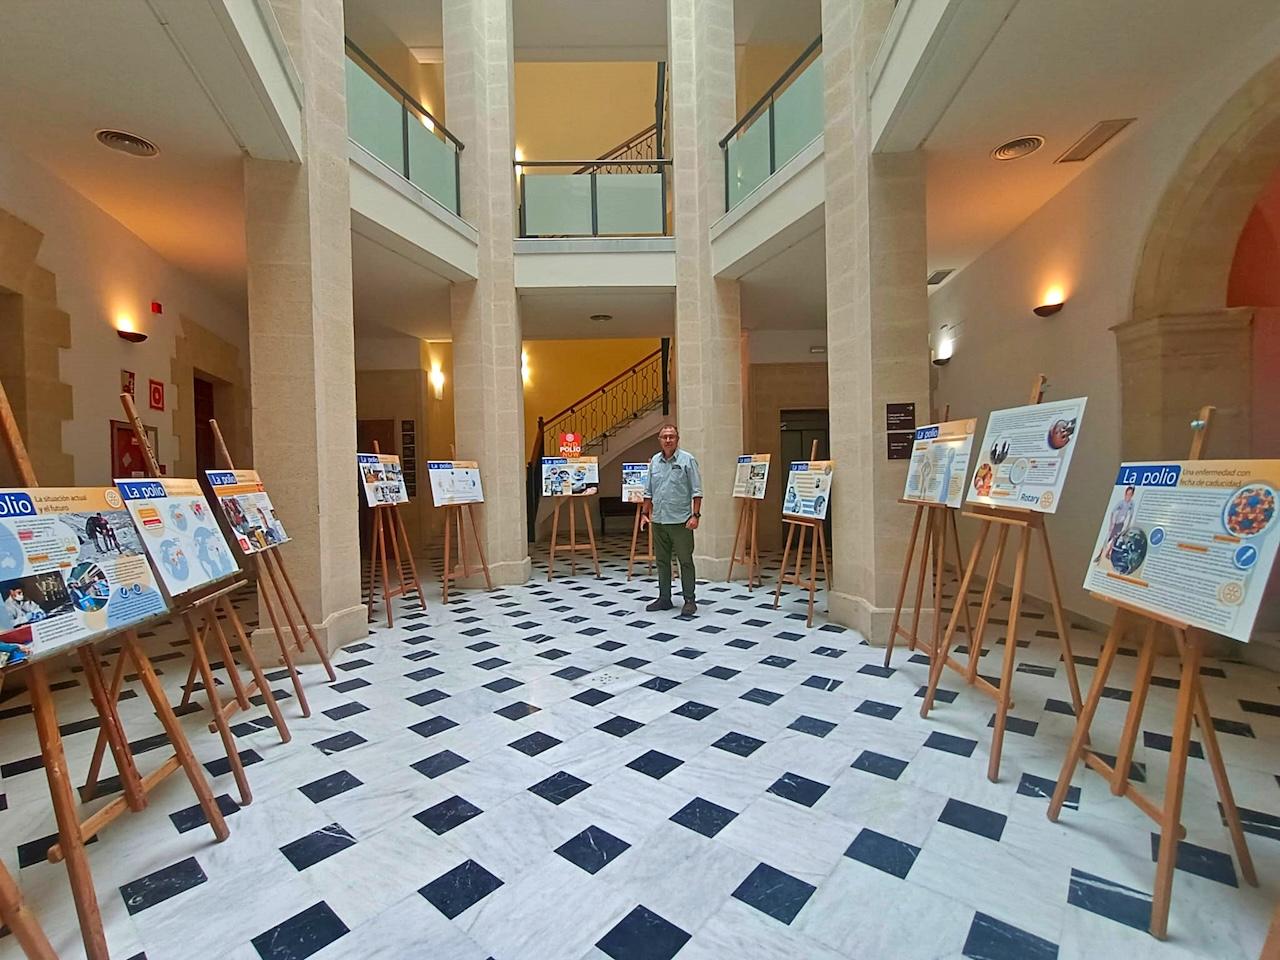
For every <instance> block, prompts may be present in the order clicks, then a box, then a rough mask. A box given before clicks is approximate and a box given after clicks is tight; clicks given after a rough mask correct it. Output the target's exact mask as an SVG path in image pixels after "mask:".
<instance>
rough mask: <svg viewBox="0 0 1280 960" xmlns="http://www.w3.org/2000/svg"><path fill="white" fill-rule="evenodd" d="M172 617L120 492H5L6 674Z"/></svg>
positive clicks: (1, 628)
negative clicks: (18, 666) (156, 619)
mask: <svg viewBox="0 0 1280 960" xmlns="http://www.w3.org/2000/svg"><path fill="white" fill-rule="evenodd" d="M167 612H168V605H167V604H166V603H165V599H164V596H163V595H162V594H161V592H160V590H159V589H158V587H157V585H156V583H155V577H154V575H153V574H152V572H151V568H150V567H149V566H148V565H147V557H146V553H145V551H144V549H143V546H142V543H141V542H140V538H139V536H138V531H137V529H136V528H135V527H134V524H133V520H132V519H131V518H130V516H129V513H128V511H127V510H126V509H125V508H124V504H123V502H122V501H121V498H120V494H119V493H117V492H116V490H115V488H113V487H65V488H60V487H43V488H35V489H30V490H0V666H6V665H8V666H13V665H16V664H18V663H21V662H23V661H24V660H35V659H40V658H42V657H46V656H49V655H50V654H54V653H57V652H59V651H61V650H65V649H68V648H70V647H73V646H76V645H78V644H81V643H84V642H86V641H92V640H94V639H96V638H97V637H100V636H104V635H109V634H111V633H114V632H116V631H118V630H122V629H124V628H126V627H132V626H136V625H137V624H139V623H142V622H143V621H146V620H149V619H151V618H153V617H158V616H161V615H163V614H165V613H167Z"/></svg>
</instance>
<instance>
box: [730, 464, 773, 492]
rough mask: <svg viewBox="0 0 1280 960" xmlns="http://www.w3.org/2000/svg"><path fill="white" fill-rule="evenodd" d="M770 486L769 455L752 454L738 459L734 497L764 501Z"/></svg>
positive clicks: (734, 478) (734, 481)
mask: <svg viewBox="0 0 1280 960" xmlns="http://www.w3.org/2000/svg"><path fill="white" fill-rule="evenodd" d="M768 485H769V454H767V453H750V454H745V455H744V456H741V457H739V458H738V464H737V466H736V468H735V470H734V474H733V495H734V496H735V497H744V498H746V499H749V500H763V499H764V494H765V490H766V489H767V488H768Z"/></svg>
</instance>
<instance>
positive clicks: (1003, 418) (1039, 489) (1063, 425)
mask: <svg viewBox="0 0 1280 960" xmlns="http://www.w3.org/2000/svg"><path fill="white" fill-rule="evenodd" d="M1085 400H1086V398H1085V397H1077V398H1076V399H1074V400H1055V401H1054V402H1052V403H1033V404H1031V405H1029V406H1026V407H1012V408H1010V409H1008V410H995V411H993V412H992V414H991V416H990V417H988V418H987V433H986V436H984V437H983V438H982V446H981V447H980V448H979V449H978V466H977V468H976V469H975V470H974V471H973V480H972V481H970V483H969V496H968V502H969V503H984V504H986V505H987V506H990V507H1018V508H1020V509H1023V510H1035V511H1036V512H1038V513H1054V512H1055V511H1056V510H1057V509H1058V503H1059V501H1061V500H1062V486H1063V484H1065V483H1066V482H1067V469H1068V468H1069V467H1070V466H1071V454H1072V453H1073V452H1074V451H1075V448H1076V440H1077V438H1076V434H1077V433H1078V432H1079V430H1080V421H1081V420H1082V419H1083V418H1084V405H1085Z"/></svg>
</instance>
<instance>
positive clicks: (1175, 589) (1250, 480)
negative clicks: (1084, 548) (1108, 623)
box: [1084, 460, 1280, 642]
mask: <svg viewBox="0 0 1280 960" xmlns="http://www.w3.org/2000/svg"><path fill="white" fill-rule="evenodd" d="M1278 491H1280V460H1188V461H1184V462H1175V463H1125V464H1122V465H1121V466H1120V472H1119V474H1118V475H1117V476H1116V483H1115V488H1114V490H1113V491H1112V494H1111V500H1110V502H1109V503H1108V504H1107V510H1106V513H1105V514H1103V518H1102V529H1101V530H1100V531H1099V533H1098V539H1097V542H1096V543H1095V544H1094V548H1093V554H1092V555H1091V556H1090V558H1089V569H1088V572H1087V573H1086V574H1085V578H1084V586H1085V589H1086V590H1091V591H1093V592H1094V593H1096V594H1099V595H1101V596H1104V597H1109V598H1111V599H1113V600H1117V601H1120V602H1122V603H1125V604H1128V605H1129V606H1132V607H1137V608H1138V609H1141V610H1148V611H1150V612H1151V613H1154V614H1160V615H1163V616H1165V617H1167V618H1168V619H1170V620H1173V621H1176V622H1180V623H1186V624H1190V625H1191V626H1194V627H1203V628H1204V629H1206V630H1213V631H1214V632H1216V633H1221V634H1224V635H1225V636H1228V637H1231V638H1233V639H1235V640H1241V641H1246V642H1247V641H1248V640H1249V635H1250V633H1251V632H1252V631H1253V623H1254V620H1255V619H1256V617H1257V615H1258V607H1259V605H1260V604H1261V603H1262V595H1263V593H1264V591H1265V590H1266V587H1267V578H1268V576H1270V574H1271V565H1272V563H1273V562H1274V561H1275V557H1276V546H1277V544H1278V543H1280V529H1278V528H1280V517H1278V516H1277V511H1276V500H1277V497H1280V493H1278Z"/></svg>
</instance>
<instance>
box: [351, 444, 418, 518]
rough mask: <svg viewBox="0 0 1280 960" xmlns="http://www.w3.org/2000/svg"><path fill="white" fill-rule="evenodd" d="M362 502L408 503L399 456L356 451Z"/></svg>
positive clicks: (378, 504) (376, 503) (382, 503)
mask: <svg viewBox="0 0 1280 960" xmlns="http://www.w3.org/2000/svg"><path fill="white" fill-rule="evenodd" d="M356 464H357V465H358V466H359V467H360V483H361V485H362V486H363V487H364V502H365V503H367V504H368V505H369V506H371V507H385V506H386V505H387V504H390V503H408V502H409V491H408V489H407V488H406V487H405V485H404V470H403V469H402V468H401V466H400V458H399V457H397V456H396V455H395V454H393V453H357V454H356Z"/></svg>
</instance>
